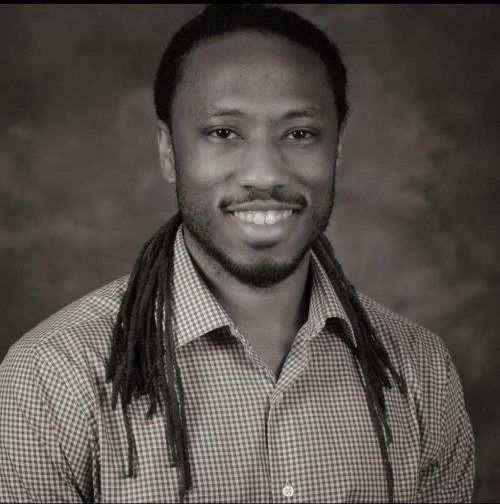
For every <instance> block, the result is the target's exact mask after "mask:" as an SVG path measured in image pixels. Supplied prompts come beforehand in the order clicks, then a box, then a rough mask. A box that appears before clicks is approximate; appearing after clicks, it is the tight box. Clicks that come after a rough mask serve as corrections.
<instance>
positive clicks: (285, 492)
mask: <svg viewBox="0 0 500 504" xmlns="http://www.w3.org/2000/svg"><path fill="white" fill-rule="evenodd" d="M283 495H284V496H285V497H291V496H292V495H293V486H292V485H290V483H287V484H286V485H285V486H284V487H283Z"/></svg>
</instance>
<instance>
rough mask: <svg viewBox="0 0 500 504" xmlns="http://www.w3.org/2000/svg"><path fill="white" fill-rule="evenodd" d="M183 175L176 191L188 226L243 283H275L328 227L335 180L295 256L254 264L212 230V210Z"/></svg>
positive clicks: (207, 251)
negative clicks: (240, 259)
mask: <svg viewBox="0 0 500 504" xmlns="http://www.w3.org/2000/svg"><path fill="white" fill-rule="evenodd" d="M179 175H180V174H179V173H178V175H177V185H176V193H177V202H178V206H179V213H180V215H181V217H182V222H183V224H184V226H185V227H186V228H187V229H188V231H189V232H190V233H191V235H192V236H193V238H194V239H195V240H196V241H197V243H198V244H199V245H200V247H201V248H202V250H203V251H204V253H205V255H206V256H207V257H208V258H209V259H210V260H211V261H213V262H214V263H216V264H217V265H218V266H220V267H222V268H223V269H224V270H225V271H226V272H227V273H229V274H230V275H231V276H233V277H234V278H236V279H237V280H239V281H240V282H241V283H243V284H245V285H248V286H250V287H253V288H267V287H271V286H273V285H275V284H278V283H280V282H282V281H283V280H285V279H286V278H288V277H289V276H290V275H291V274H292V273H294V272H295V271H296V270H297V268H298V267H299V265H300V264H301V262H302V260H303V259H304V257H305V255H306V253H307V252H308V251H309V250H310V248H311V246H312V244H313V243H314V242H315V241H316V239H317V238H318V237H319V236H320V235H321V234H322V233H323V232H324V231H325V230H326V228H327V226H328V223H329V221H330V216H331V214H332V210H333V202H334V189H335V180H334V182H333V184H332V188H331V191H330V192H329V197H327V198H326V199H325V201H324V203H323V204H322V205H321V206H320V207H318V208H317V209H316V210H315V212H314V213H313V215H312V219H311V220H312V226H311V230H310V233H309V239H308V240H307V242H306V244H305V245H304V246H303V247H302V249H301V250H299V251H298V252H297V253H296V254H295V256H294V257H293V258H292V259H291V260H289V261H278V260H275V259H273V258H272V257H266V258H262V259H260V260H258V261H256V262H254V263H250V264H243V263H238V262H236V261H234V260H233V258H232V257H231V256H230V255H229V254H228V253H227V252H226V250H225V249H224V247H223V246H221V245H220V244H218V243H217V242H216V241H215V240H214V239H213V237H212V236H213V235H212V233H211V232H210V230H211V229H212V218H211V214H210V210H209V209H207V208H206V206H203V205H200V204H199V203H198V201H199V200H198V199H197V198H196V197H194V198H193V196H192V195H191V196H189V193H190V192H189V191H188V190H187V189H185V188H184V186H183V183H182V177H180V176H179ZM274 199H275V200H276V201H280V200H281V201H283V198H279V197H278V198H274Z"/></svg>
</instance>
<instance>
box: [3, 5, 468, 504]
mask: <svg viewBox="0 0 500 504" xmlns="http://www.w3.org/2000/svg"><path fill="white" fill-rule="evenodd" d="M155 104H156V110H157V114H158V146H159V153H160V165H161V170H162V173H163V174H164V176H165V178H166V179H167V181H168V182H170V183H173V184H175V187H176V192H177V200H178V206H179V213H178V214H176V215H175V216H173V217H172V218H171V219H170V220H169V221H168V222H167V223H166V224H165V226H163V227H162V228H161V229H160V230H159V231H158V232H157V233H156V234H155V235H154V236H153V237H152V238H151V239H150V240H149V241H148V242H147V243H146V244H145V246H144V248H143V250H142V251H141V254H140V256H139V258H138V260H137V262H136V264H135V267H134V270H133V272H132V274H131V275H130V277H127V278H122V279H119V280H117V281H115V282H113V283H112V284H110V285H107V286H105V287H103V288H101V289H99V290H97V291H95V292H93V293H91V294H89V295H88V296H86V297H85V298H83V299H81V300H79V301H76V302H75V303H73V304H72V305H70V306H69V307H67V308H65V309H64V310H62V311H61V312H59V313H58V314H56V315H54V316H53V317H51V318H50V319H48V320H47V321H45V322H44V323H42V324H41V325H39V326H38V327H37V328H35V329H34V330H33V331H31V332H30V333H28V334H27V335H25V336H24V337H23V338H21V340H20V341H19V342H18V343H16V344H15V345H14V346H13V347H12V348H11V350H10V352H9V354H8V356H7V357H6V359H5V361H4V362H3V364H2V366H1V367H0V380H1V381H0V427H1V431H0V441H1V442H0V498H1V499H2V501H8V502H14V501H16V502H28V501H37V502H40V501H47V502H56V501H57V502H70V501H74V502H91V501H92V502H138V501H140V502H144V501H146V502H175V501H179V500H181V501H184V500H185V501H189V502H369V501H372V502H374V501H376V502H381V501H388V502H466V501H470V499H471V493H472V485H473V475H474V445H473V436H472V431H471V427H470V422H469V419H468V416H467V413H466V410H465V407H464V403H463V394H462V389H461V385H460V381H459V379H458V376H457V373H456V371H455V368H454V366H453V363H452V362H451V360H450V356H449V353H448V351H447V350H446V348H445V346H444V345H443V343H442V341H441V340H440V339H439V338H438V337H437V336H435V335H433V334H432V333H430V332H428V331H426V330H425V329H423V328H422V327H420V326H418V325H416V324H414V323H412V322H410V321H408V320H406V319H404V318H402V317H399V316H397V315H395V314H393V313H392V312H390V311H389V310H387V309H385V308H383V307H382V306H380V305H378V304H377V303H375V302H374V301H372V300H370V299H369V298H368V297H366V296H364V295H362V294H359V293H357V292H356V290H355V289H354V288H353V286H352V285H351V284H350V283H349V281H348V280H347V279H346V278H345V276H344V274H343V272H342V269H341V267H340V266H339V264H338V262H337V261H336V259H335V257H334V254H333V250H332V247H331V245H330V243H329V242H328V240H327V239H326V237H325V235H324V234H323V232H324V231H325V229H326V227H327V225H328V222H329V219H330V215H331V213H332V208H333V202H334V192H335V173H336V168H337V164H338V160H339V140H340V138H341V133H342V131H343V128H344V126H345V120H346V116H347V111H348V106H347V101H346V73H345V68H344V65H343V63H342V60H341V59H340V57H339V54H338V51H337V49H336V46H335V45H334V44H333V43H332V42H331V41H329V40H328V39H327V37H326V36H325V35H324V34H323V33H322V32H321V31H320V30H318V29H317V28H316V27H314V26H313V25H311V24H310V23H309V22H307V21H305V20H303V19H301V18H300V17H299V16H297V15H296V14H293V13H291V12H287V11H284V10H281V9H279V8H276V7H264V6H253V5H238V4H235V5H224V6H210V7H207V8H206V9H205V10H204V11H203V12H202V13H201V14H200V15H199V16H197V17H196V18H194V19H193V20H192V21H190V22H189V23H188V24H186V25H185V26H184V27H182V28H181V29H180V30H179V32H178V33H177V34H176V35H175V36H174V38H173V40H172V41H171V43H170V45H169V47H168V48H167V50H166V52H165V54H164V56H163V58H162V61H161V63H160V66H159V69H158V72H157V76H156V80H155Z"/></svg>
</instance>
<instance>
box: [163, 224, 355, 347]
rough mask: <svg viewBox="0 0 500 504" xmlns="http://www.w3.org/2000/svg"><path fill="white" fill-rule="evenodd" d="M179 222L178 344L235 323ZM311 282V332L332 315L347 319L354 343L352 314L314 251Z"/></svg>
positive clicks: (176, 250) (175, 306)
mask: <svg viewBox="0 0 500 504" xmlns="http://www.w3.org/2000/svg"><path fill="white" fill-rule="evenodd" d="M182 230H183V225H182V224H181V225H180V226H179V229H178V230H177V234H176V237H175V241H174V272H173V318H172V324H173V329H174V334H175V335H176V336H175V337H176V347H179V346H183V345H186V344H187V343H190V342H191V341H193V340H195V339H197V338H198V337H200V336H203V335H204V334H207V333H209V332H211V331H214V330H216V329H220V328H222V327H228V328H233V327H234V324H233V322H232V320H231V318H230V317H229V315H228V314H227V313H226V311H225V310H224V308H223V307H222V305H221V304H220V303H219V302H218V301H217V299H216V298H215V297H214V295H213V294H212V293H211V292H210V290H209V288H208V287H207V285H206V283H205V282H204V280H203V279H202V277H201V276H200V274H199V272H198V271H197V270H196V267H195V265H194V263H193V261H192V259H191V256H190V255H189V252H188V250H187V248H186V244H185V242H184V236H183V232H182ZM311 267H312V284H311V299H310V303H309V316H308V322H307V324H308V325H309V327H310V328H311V329H312V331H311V334H312V335H313V336H314V335H316V334H318V333H319V332H320V331H321V330H322V329H323V327H324V326H325V324H326V322H327V320H328V319H329V318H337V319H341V320H342V321H344V322H345V325H346V327H347V333H348V334H349V336H350V338H351V340H352V342H353V343H355V340H354V334H353V331H352V327H351V324H350V322H349V318H348V317H347V314H346V312H345V310H344V308H343V306H342V303H341V302H340V300H339V298H338V296H337V294H336V292H335V289H334V288H333V286H332V284H331V283H330V280H329V278H328V276H327V274H326V272H325V270H324V269H323V266H322V265H321V264H320V262H319V260H318V259H317V257H316V256H315V255H314V252H312V253H311Z"/></svg>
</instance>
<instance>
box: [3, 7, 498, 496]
mask: <svg viewBox="0 0 500 504" xmlns="http://www.w3.org/2000/svg"><path fill="white" fill-rule="evenodd" d="M288 7H289V8H291V9H292V10H295V11H297V12H299V13H300V14H302V15H303V16H304V17H306V18H308V19H309V20H311V21H313V22H314V23H316V24H317V25H319V26H320V27H321V28H323V29H324V30H325V31H326V32H327V33H328V34H329V35H330V36H331V37H332V38H333V39H334V40H335V41H336V42H337V43H338V45H339V47H340V49H341V51H342V53H343V56H344V58H345V61H346V64H347V67H348V72H349V100H350V103H351V107H352V114H351V117H350V120H349V124H348V127H347V130H346V134H345V138H344V141H343V157H342V162H341V165H340V169H339V173H338V177H337V188H336V201H335V209H334V214H333V217H332V221H331V224H330V227H329V229H328V236H329V238H330V240H331V241H332V243H333V245H334V248H335V249H336V253H337V255H338V257H339V260H340V262H341V263H342V264H343V265H344V268H345V270H346V272H347V274H348V276H349V277H350V279H351V281H352V282H353V283H354V285H355V286H356V287H357V288H358V290H360V291H362V292H365V293H366V294H368V295H369V296H371V297H373V298H375V299H376V300H378V301H379V302H381V303H382V304H384V305H386V306H388V307H389V308H391V309H393V310H394V311H396V312H397V313H399V314H401V315H404V316H406V317H408V318H410V319H412V320H414V321H416V322H418V323H419V324H421V325H423V326H425V327H427V328H429V329H431V330H432V331H434V332H436V333H438V334H439V335H440V336H441V337H442V338H443V339H444V340H445V342H446V344H447V346H448V348H449V349H450V352H451V355H452V357H453V360H454V362H455V364H456V367H457V369H458V371H459V373H460V376H461V377H462V381H463V385H464V391H465V398H466V404H467V409H468V411H469V414H470V416H471V419H472V423H473V427H474V432H475V436H476V450H477V478H476V491H475V500H476V501H477V502H479V501H480V502H495V501H498V500H500V456H499V455H500V450H499V447H500V423H499V420H500V400H499V398H500V387H499V383H500V366H499V360H500V359H499V356H500V334H499V328H500V308H499V299H500V283H499V278H500V233H499V222H498V220H499V219H498V217H499V213H500V203H499V201H500V190H499V188H500V169H499V166H500V142H499V117H500V93H499V91H498V90H499V89H500V64H499V63H500V62H499V56H500V31H499V29H498V26H499V25H500V8H499V7H498V6H496V5H483V6H471V5H469V6H466V5H423V6H418V5H393V6H391V5H340V6H337V5H308V4H293V5H290V6H288ZM200 10H201V5H182V4H177V5H176V4H168V5H145V6H142V5H108V6H106V5H80V6H71V5H50V6H43V5H20V6H16V5H10V6H6V5H4V6H0V75H1V80H0V82H1V93H0V259H1V260H0V282H1V283H0V285H1V288H0V313H1V332H0V359H3V357H4V356H5V353H6V352H7V350H8V347H9V346H10V345H11V344H12V343H13V342H14V341H15V340H16V339H18V338H19V337H20V336H22V335H23V334H24V333H25V332H26V331H27V330H29V329H30V328H32V327H33V326H34V325H36V324H37V323H38V322H40V321H41V320H42V319H44V318H45V317H47V316H48V315H49V314H51V313H53V312H54V311H56V310H58V309H60V308H62V307H63V306H65V305H66V304H68V303H69V302H71V301H73V300H75V299H76V298H78V297H81V296H82V295H83V294H85V293H87V292H89V291H91V290H93V289H95V288H97V287H99V286H101V285H103V284H105V283H107V282H109V281H111V280H113V279H115V278H117V277H119V276H122V275H125V274H127V273H128V272H129V271H130V269H131V266H132V264H133V261H134V259H135V257H136V255H137V253H138V251H139V249H140V246H141V244H142V243H143V242H144V241H145V240H146V239H147V238H148V237H149V236H150V235H151V234H152V233H153V232H154V231H155V230H156V229H157V227H158V226H159V225H160V224H161V223H162V222H164V221H165V220H166V219H167V218H168V217H169V216H170V215H172V214H173V212H174V211H175V210H176V203H175V192H174V190H173V189H172V188H171V187H168V186H167V184H166V183H165V182H164V181H163V179H162V177H161V175H160V173H159V170H158V160H157V158H158V156H157V152H156V122H155V115H154V108H153V104H152V90H151V84H152V79H153V75H154V73H155V70H156V66H157V64H158V62H159V59H160V57H161V54H162V52H163V50H164V48H165V46H166V44H167V42H168V40H169V39H170V37H171V35H172V34H173V33H174V31H175V30H176V29H177V28H179V27H180V25H181V24H182V23H184V22H185V21H187V20H188V19H190V18H191V17H192V16H193V15H195V14H196V13H198V12H199V11H200Z"/></svg>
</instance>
